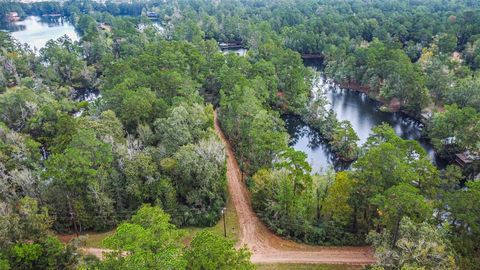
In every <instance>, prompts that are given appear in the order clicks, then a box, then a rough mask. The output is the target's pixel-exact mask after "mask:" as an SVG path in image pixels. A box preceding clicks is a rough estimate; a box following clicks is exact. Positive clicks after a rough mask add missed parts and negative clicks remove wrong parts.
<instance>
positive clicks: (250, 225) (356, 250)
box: [215, 112, 374, 265]
mask: <svg viewBox="0 0 480 270" xmlns="http://www.w3.org/2000/svg"><path fill="white" fill-rule="evenodd" d="M215 131H216V132H217V134H218V135H219V136H220V138H221V139H222V141H223V143H224V145H225V152H226V154H227V181H228V192H229V193H230V197H231V200H232V202H233V205H234V206H235V210H236V211H237V215H238V220H239V223H240V224H239V225H240V229H241V233H240V240H239V242H238V245H239V246H244V245H246V246H247V247H248V248H249V249H250V250H251V251H252V253H253V254H252V262H254V263H322V264H350V265H366V264H371V263H373V262H374V257H373V252H372V250H371V248H369V247H320V246H309V245H303V244H299V243H296V242H293V241H288V240H285V239H282V238H281V237H279V236H277V235H275V234H274V233H272V232H271V231H270V230H269V229H268V228H267V227H266V226H265V225H264V224H263V223H262V222H261V221H260V219H259V218H258V217H257V216H256V214H255V213H254V211H253V209H252V207H251V204H250V195H249V192H248V190H247V187H246V186H245V184H244V183H243V182H242V180H241V179H242V178H241V174H240V169H239V167H238V163H237V160H236V159H235V155H234V153H233V150H232V147H231V145H230V143H229V142H228V140H227V139H226V137H225V135H224V134H223V131H222V130H221V128H220V125H219V123H218V120H217V115H216V112H215Z"/></svg>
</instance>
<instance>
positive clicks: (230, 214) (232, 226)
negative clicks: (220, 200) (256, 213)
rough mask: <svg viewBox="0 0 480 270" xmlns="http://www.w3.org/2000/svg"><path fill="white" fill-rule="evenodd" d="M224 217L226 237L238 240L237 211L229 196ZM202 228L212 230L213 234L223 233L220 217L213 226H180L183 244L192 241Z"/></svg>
mask: <svg viewBox="0 0 480 270" xmlns="http://www.w3.org/2000/svg"><path fill="white" fill-rule="evenodd" d="M225 218H226V223H227V224H226V225H227V226H226V228H227V238H229V239H232V240H234V241H237V240H238V237H239V235H240V226H239V225H238V216H237V212H236V211H235V207H234V206H233V203H232V202H231V200H230V198H228V200H227V210H226V212H225ZM203 230H208V231H211V232H213V233H214V234H217V235H221V236H223V235H224V229H223V218H221V219H220V220H219V221H218V223H217V224H216V225H215V226H213V227H208V228H198V227H185V228H182V231H183V233H184V237H183V242H184V243H185V244H188V243H190V242H191V241H192V239H193V238H194V237H195V235H196V234H197V233H198V232H200V231H203Z"/></svg>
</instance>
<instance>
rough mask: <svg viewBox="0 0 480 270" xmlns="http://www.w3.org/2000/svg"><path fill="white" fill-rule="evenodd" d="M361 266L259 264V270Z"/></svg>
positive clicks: (334, 269) (355, 269)
mask: <svg viewBox="0 0 480 270" xmlns="http://www.w3.org/2000/svg"><path fill="white" fill-rule="evenodd" d="M362 268H363V267H361V266H351V265H328V264H280V263H278V264H277V263H276V264H257V270H359V269H362Z"/></svg>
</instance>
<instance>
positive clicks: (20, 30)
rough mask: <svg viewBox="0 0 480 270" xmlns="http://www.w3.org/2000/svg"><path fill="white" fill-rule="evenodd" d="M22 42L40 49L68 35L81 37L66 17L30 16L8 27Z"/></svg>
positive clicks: (77, 38)
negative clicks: (52, 40)
mask: <svg viewBox="0 0 480 270" xmlns="http://www.w3.org/2000/svg"><path fill="white" fill-rule="evenodd" d="M7 30H8V31H10V32H11V33H12V36H13V37H14V38H15V39H16V40H18V41H19V42H20V43H21V44H24V43H27V44H28V45H30V47H31V48H32V49H34V48H36V49H37V50H40V49H41V48H43V47H44V46H45V44H46V43H47V41H49V40H51V39H58V38H59V37H62V36H64V35H67V36H68V37H69V38H70V39H72V40H73V41H78V40H79V39H80V37H79V35H78V34H77V32H75V28H74V27H73V25H72V24H71V23H70V22H68V20H66V19H65V18H62V17H57V18H49V17H47V18H42V17H38V16H29V17H27V18H26V19H25V20H23V21H19V22H14V23H12V24H10V25H9V26H8V28H7Z"/></svg>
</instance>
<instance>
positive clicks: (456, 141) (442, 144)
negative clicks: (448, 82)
mask: <svg viewBox="0 0 480 270" xmlns="http://www.w3.org/2000/svg"><path fill="white" fill-rule="evenodd" d="M479 123H480V114H479V113H478V112H476V111H475V109H473V108H469V107H466V108H459V107H458V106H457V105H452V106H446V107H445V111H444V112H441V113H436V114H435V115H434V116H433V118H432V119H431V121H430V123H429V124H428V135H429V137H430V138H432V143H433V145H434V146H435V148H436V149H437V150H438V151H439V152H440V153H441V154H443V155H446V156H448V155H453V154H456V153H458V152H461V151H465V150H470V151H473V152H476V151H478V149H479V145H478V142H479V141H480V137H479V136H480V130H479V127H480V125H479Z"/></svg>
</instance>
